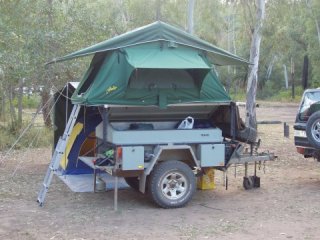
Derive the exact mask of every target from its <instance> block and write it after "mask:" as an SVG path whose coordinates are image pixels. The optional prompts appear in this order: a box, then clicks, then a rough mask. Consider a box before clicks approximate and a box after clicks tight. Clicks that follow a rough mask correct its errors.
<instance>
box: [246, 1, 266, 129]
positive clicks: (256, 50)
mask: <svg viewBox="0 0 320 240" xmlns="http://www.w3.org/2000/svg"><path fill="white" fill-rule="evenodd" d="M256 14H257V15H256V25H255V27H254V29H253V35H252V40H251V49H250V62H251V63H252V64H253V65H250V66H249V76H248V83H247V84H248V85H247V103H246V126H248V127H252V128H256V127H257V117H256V92H257V83H258V67H259V54H260V43H261V28H262V24H263V20H264V14H265V1H264V0H257V13H256Z"/></svg>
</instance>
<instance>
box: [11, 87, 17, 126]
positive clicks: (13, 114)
mask: <svg viewBox="0 0 320 240" xmlns="http://www.w3.org/2000/svg"><path fill="white" fill-rule="evenodd" d="M12 101H13V88H12V86H11V85H10V86H9V105H10V117H11V125H12V126H15V124H16V122H17V114H16V110H15V109H14V106H13V102H12Z"/></svg>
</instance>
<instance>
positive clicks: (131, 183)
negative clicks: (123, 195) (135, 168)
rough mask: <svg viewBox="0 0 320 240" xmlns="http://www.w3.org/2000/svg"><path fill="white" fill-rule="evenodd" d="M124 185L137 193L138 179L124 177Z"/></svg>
mask: <svg viewBox="0 0 320 240" xmlns="http://www.w3.org/2000/svg"><path fill="white" fill-rule="evenodd" d="M124 180H125V181H126V183H127V184H128V185H129V186H130V187H131V188H133V189H134V190H136V191H139V178H138V177H125V178H124Z"/></svg>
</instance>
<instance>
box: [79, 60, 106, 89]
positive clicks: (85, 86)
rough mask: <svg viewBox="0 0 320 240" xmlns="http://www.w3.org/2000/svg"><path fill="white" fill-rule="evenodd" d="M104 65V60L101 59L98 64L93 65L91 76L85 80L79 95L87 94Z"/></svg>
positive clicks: (90, 71)
mask: <svg viewBox="0 0 320 240" xmlns="http://www.w3.org/2000/svg"><path fill="white" fill-rule="evenodd" d="M102 63H103V59H101V60H100V61H99V62H97V63H96V64H93V65H92V66H91V67H90V68H89V70H88V71H89V74H88V77H87V79H86V80H85V82H84V83H83V84H82V86H81V87H80V89H79V91H78V95H81V94H82V93H85V92H86V91H87V90H88V89H89V87H90V86H91V85H92V83H93V81H94V79H95V77H96V76H97V74H98V72H99V70H100V67H101V65H102Z"/></svg>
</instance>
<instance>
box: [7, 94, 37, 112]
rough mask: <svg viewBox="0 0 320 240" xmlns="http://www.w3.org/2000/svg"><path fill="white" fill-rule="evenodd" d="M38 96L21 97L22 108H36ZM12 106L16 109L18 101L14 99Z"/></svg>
mask: <svg viewBox="0 0 320 240" xmlns="http://www.w3.org/2000/svg"><path fill="white" fill-rule="evenodd" d="M40 101H41V99H40V96H39V95H31V96H23V97H22V107H23V108H33V109H36V108H38V106H39V104H40ZM13 106H15V107H18V99H17V98H15V99H14V100H13Z"/></svg>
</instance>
